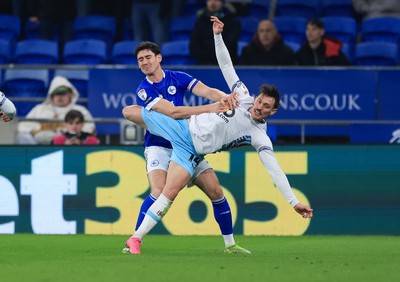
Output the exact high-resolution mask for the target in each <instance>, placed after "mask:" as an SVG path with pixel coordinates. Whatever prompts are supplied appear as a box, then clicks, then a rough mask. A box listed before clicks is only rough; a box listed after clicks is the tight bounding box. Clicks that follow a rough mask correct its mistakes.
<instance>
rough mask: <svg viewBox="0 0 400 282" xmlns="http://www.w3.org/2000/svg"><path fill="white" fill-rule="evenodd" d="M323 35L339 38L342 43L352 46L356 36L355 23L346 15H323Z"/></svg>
mask: <svg viewBox="0 0 400 282" xmlns="http://www.w3.org/2000/svg"><path fill="white" fill-rule="evenodd" d="M321 20H322V22H323V23H324V25H325V36H327V37H333V38H336V39H339V40H340V41H342V42H343V43H347V44H350V45H352V46H354V44H355V42H356V37H357V23H356V20H355V19H353V18H348V17H323V18H321Z"/></svg>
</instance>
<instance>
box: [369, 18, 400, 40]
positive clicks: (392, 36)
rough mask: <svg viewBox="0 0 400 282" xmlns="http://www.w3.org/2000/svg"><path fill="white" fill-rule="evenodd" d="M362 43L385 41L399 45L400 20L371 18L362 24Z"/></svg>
mask: <svg viewBox="0 0 400 282" xmlns="http://www.w3.org/2000/svg"><path fill="white" fill-rule="evenodd" d="M361 38H362V41H384V42H393V43H398V42H399V40H400V19H399V18H395V17H379V18H370V19H366V20H364V21H363V22H362V25H361Z"/></svg>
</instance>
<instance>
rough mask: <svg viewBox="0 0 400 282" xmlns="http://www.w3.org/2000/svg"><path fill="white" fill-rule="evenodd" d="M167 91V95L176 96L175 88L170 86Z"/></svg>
mask: <svg viewBox="0 0 400 282" xmlns="http://www.w3.org/2000/svg"><path fill="white" fill-rule="evenodd" d="M167 91H168V93H169V94H171V95H175V94H176V87H175V86H173V85H171V86H169V87H168V90H167Z"/></svg>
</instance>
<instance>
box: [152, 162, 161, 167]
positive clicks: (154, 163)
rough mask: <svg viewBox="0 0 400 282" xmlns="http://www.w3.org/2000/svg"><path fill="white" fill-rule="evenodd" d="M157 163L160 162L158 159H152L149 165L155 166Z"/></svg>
mask: <svg viewBox="0 0 400 282" xmlns="http://www.w3.org/2000/svg"><path fill="white" fill-rule="evenodd" d="M159 164H160V162H159V161H158V160H153V161H152V162H151V164H150V165H151V166H152V167H155V166H158V165H159Z"/></svg>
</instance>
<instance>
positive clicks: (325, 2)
mask: <svg viewBox="0 0 400 282" xmlns="http://www.w3.org/2000/svg"><path fill="white" fill-rule="evenodd" d="M320 3H321V5H320V7H321V16H322V17H332V16H333V17H348V18H354V17H355V11H354V8H353V3H352V2H351V0H321V2H320Z"/></svg>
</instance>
